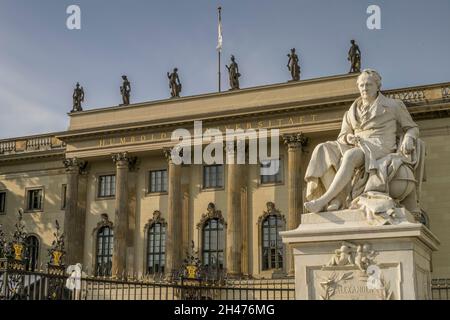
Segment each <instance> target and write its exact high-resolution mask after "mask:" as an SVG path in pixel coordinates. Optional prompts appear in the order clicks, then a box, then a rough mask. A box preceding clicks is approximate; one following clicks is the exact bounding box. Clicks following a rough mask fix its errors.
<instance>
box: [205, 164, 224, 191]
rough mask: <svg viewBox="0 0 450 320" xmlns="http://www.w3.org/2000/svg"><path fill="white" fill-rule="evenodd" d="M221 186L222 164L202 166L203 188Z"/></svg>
mask: <svg viewBox="0 0 450 320" xmlns="http://www.w3.org/2000/svg"><path fill="white" fill-rule="evenodd" d="M222 187H223V165H221V164H219V165H212V166H204V167H203V189H208V188H222Z"/></svg>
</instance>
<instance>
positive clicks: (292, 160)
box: [283, 133, 308, 276]
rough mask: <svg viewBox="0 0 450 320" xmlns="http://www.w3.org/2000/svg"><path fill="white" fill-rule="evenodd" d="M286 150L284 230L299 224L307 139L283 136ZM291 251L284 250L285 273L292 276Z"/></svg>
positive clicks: (298, 136) (295, 135)
mask: <svg viewBox="0 0 450 320" xmlns="http://www.w3.org/2000/svg"><path fill="white" fill-rule="evenodd" d="M283 140H284V143H285V144H286V146H287V148H288V179H287V188H288V219H287V226H286V230H293V229H296V228H297V227H298V226H299V224H300V215H301V213H302V212H303V210H302V207H303V174H302V167H301V162H302V153H303V147H305V146H306V144H307V143H308V139H307V138H306V137H305V136H304V135H303V134H302V133H298V134H288V135H284V136H283ZM291 251H292V250H286V272H287V273H288V275H290V276H293V275H294V272H295V270H294V260H293V256H292V252H291Z"/></svg>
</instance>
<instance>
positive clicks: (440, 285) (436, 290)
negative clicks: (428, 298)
mask: <svg viewBox="0 0 450 320" xmlns="http://www.w3.org/2000/svg"><path fill="white" fill-rule="evenodd" d="M431 294H432V299H433V300H450V279H433V280H432V282H431Z"/></svg>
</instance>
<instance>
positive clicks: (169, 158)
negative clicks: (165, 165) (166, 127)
mask: <svg viewBox="0 0 450 320" xmlns="http://www.w3.org/2000/svg"><path fill="white" fill-rule="evenodd" d="M174 149H175V150H174ZM172 150H174V151H175V152H177V151H178V154H179V155H180V157H183V148H181V147H179V146H175V147H165V148H163V149H162V152H163V154H164V157H165V158H166V160H167V161H168V162H170V161H172Z"/></svg>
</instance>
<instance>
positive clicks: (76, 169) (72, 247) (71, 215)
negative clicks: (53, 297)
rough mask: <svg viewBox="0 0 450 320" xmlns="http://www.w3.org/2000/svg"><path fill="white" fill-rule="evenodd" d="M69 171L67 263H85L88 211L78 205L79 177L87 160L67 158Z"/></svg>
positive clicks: (66, 222) (66, 217) (65, 219)
mask: <svg viewBox="0 0 450 320" xmlns="http://www.w3.org/2000/svg"><path fill="white" fill-rule="evenodd" d="M63 162H64V165H65V167H66V172H67V189H66V209H65V210H66V212H65V218H64V233H65V243H66V252H67V254H66V258H65V259H66V261H65V263H66V264H67V265H74V264H76V263H83V255H84V230H85V218H86V212H85V211H84V210H82V208H80V207H79V205H78V187H79V177H80V172H81V170H82V169H84V168H85V167H86V162H85V161H83V160H79V159H77V158H70V159H65V160H64V161H63Z"/></svg>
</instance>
